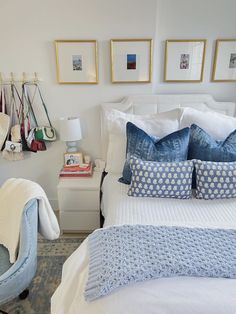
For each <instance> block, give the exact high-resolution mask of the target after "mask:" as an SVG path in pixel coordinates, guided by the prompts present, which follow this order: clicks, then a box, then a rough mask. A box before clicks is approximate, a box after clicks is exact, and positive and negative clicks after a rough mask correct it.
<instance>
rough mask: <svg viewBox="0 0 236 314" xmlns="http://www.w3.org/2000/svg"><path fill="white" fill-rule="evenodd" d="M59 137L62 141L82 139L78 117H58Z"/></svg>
mask: <svg viewBox="0 0 236 314" xmlns="http://www.w3.org/2000/svg"><path fill="white" fill-rule="evenodd" d="M60 139H61V141H64V142H74V141H79V140H81V139H82V134H81V127H80V119H79V118H77V117H71V118H61V119H60Z"/></svg>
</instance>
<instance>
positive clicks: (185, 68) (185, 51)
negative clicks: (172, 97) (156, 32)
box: [164, 39, 207, 83]
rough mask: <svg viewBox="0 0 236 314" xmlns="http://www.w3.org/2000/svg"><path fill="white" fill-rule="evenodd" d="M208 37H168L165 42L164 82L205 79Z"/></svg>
mask: <svg viewBox="0 0 236 314" xmlns="http://www.w3.org/2000/svg"><path fill="white" fill-rule="evenodd" d="M206 43H207V41H206V39H168V40H166V42H165V65H164V82H169V83H200V82H202V81H203V74H204V65H205V55H206Z"/></svg>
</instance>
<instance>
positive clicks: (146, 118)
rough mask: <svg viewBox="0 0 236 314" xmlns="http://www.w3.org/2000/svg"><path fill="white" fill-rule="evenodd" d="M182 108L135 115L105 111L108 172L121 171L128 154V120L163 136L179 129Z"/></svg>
mask: <svg viewBox="0 0 236 314" xmlns="http://www.w3.org/2000/svg"><path fill="white" fill-rule="evenodd" d="M180 116H181V110H180V109H174V110H171V111H166V112H163V113H158V114H151V115H135V114H130V113H124V112H121V111H118V110H115V109H109V110H107V111H106V112H105V118H106V121H107V128H108V132H109V139H108V150H107V160H106V161H107V162H106V169H105V171H107V172H113V173H121V172H122V170H123V166H124V162H125V155H126V124H127V122H128V121H130V122H132V123H134V124H135V125H136V126H137V127H139V128H140V129H142V130H144V131H145V132H146V133H148V134H150V135H154V136H157V137H163V136H165V135H167V134H170V133H172V132H175V131H177V130H178V129H179V121H180Z"/></svg>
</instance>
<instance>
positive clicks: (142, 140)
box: [119, 122, 190, 184]
mask: <svg viewBox="0 0 236 314" xmlns="http://www.w3.org/2000/svg"><path fill="white" fill-rule="evenodd" d="M126 134H127V149H126V161H125V165H124V169H123V177H122V178H120V180H119V181H120V182H122V183H125V184H130V182H131V170H130V164H129V162H130V157H131V156H132V155H133V156H136V157H138V158H141V159H142V160H150V161H182V160H186V159H187V155H188V142H189V136H190V130H189V128H184V129H182V130H179V131H176V132H174V133H171V134H169V135H167V136H165V137H163V138H162V139H160V140H155V139H154V138H153V137H152V136H150V135H148V134H147V133H145V132H144V131H143V130H141V129H139V128H138V127H137V126H136V125H134V124H133V123H131V122H128V123H127V125H126Z"/></svg>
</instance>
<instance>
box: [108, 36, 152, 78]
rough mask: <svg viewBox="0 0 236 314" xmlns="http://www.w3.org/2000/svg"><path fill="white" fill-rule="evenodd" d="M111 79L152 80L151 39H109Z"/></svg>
mask: <svg viewBox="0 0 236 314" xmlns="http://www.w3.org/2000/svg"><path fill="white" fill-rule="evenodd" d="M111 81H112V83H150V82H151V81H152V39H111Z"/></svg>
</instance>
